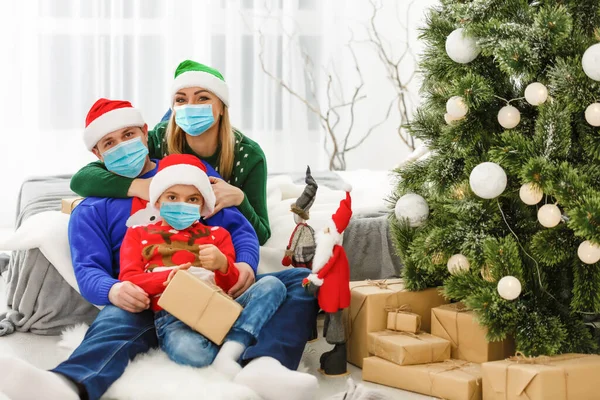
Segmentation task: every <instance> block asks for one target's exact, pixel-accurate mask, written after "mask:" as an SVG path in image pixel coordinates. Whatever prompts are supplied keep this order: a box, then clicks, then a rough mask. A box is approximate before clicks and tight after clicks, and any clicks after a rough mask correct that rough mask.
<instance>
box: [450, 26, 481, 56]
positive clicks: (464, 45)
mask: <svg viewBox="0 0 600 400" xmlns="http://www.w3.org/2000/svg"><path fill="white" fill-rule="evenodd" d="M446 53H448V57H450V58H451V59H452V61H454V62H457V63H459V64H468V63H470V62H471V61H473V60H474V59H476V58H477V56H478V55H479V53H481V49H480V48H479V46H477V42H476V41H475V39H473V38H472V37H469V36H466V35H465V30H464V29H463V28H458V29H455V30H454V31H452V33H450V35H448V37H447V38H446Z"/></svg>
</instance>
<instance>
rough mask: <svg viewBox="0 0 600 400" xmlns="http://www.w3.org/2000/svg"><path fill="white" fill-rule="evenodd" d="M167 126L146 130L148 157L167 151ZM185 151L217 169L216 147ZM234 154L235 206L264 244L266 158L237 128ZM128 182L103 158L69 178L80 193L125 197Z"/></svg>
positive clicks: (266, 226)
mask: <svg viewBox="0 0 600 400" xmlns="http://www.w3.org/2000/svg"><path fill="white" fill-rule="evenodd" d="M166 130H167V122H161V123H160V124H158V125H157V126H156V127H155V128H154V129H153V130H151V131H150V132H148V150H149V152H150V158H154V159H161V158H163V157H165V156H166V155H167V142H166ZM184 151H185V152H186V153H187V154H193V155H195V156H196V157H198V158H200V159H201V160H204V161H206V162H207V163H208V164H210V165H211V166H212V167H213V168H214V169H215V170H216V171H217V172H219V167H218V166H219V154H220V150H219V149H217V151H216V152H215V154H213V155H212V156H210V157H200V156H198V154H196V153H195V152H194V151H193V150H192V149H191V148H190V147H189V146H188V145H187V143H186V147H185V149H184ZM234 155H235V159H234V162H233V165H234V168H233V173H232V175H231V179H230V180H229V181H228V183H230V184H231V185H234V186H236V187H238V188H240V189H241V190H242V191H243V192H244V200H243V201H242V204H240V205H239V206H238V209H239V210H240V211H241V212H242V214H244V216H245V217H246V218H247V219H248V221H250V224H252V226H253V227H254V230H255V231H256V234H257V236H258V241H259V242H260V244H261V245H263V244H264V243H265V242H266V241H267V239H269V237H270V236H271V228H270V227H269V217H268V215H267V160H266V158H265V155H264V153H263V151H262V149H261V148H260V146H259V145H258V143H256V142H254V141H253V140H251V139H249V138H248V137H246V136H244V135H243V134H242V133H241V132H238V131H235V148H234ZM131 182H133V179H130V178H125V177H123V176H119V175H116V174H113V173H112V172H109V171H108V170H107V169H106V167H105V166H104V163H103V162H101V161H95V162H92V163H89V164H88V165H86V166H85V167H83V168H82V169H80V170H79V172H77V173H76V174H75V175H74V176H73V178H71V190H72V191H74V192H75V193H77V194H78V195H80V196H83V197H90V196H96V197H113V198H126V197H127V192H128V191H129V187H130V186H131Z"/></svg>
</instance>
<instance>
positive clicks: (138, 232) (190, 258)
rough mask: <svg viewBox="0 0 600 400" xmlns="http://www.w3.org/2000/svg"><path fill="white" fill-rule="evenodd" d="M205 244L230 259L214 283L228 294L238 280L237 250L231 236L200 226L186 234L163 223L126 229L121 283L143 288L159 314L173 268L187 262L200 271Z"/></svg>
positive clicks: (220, 229) (218, 273) (214, 228)
mask: <svg viewBox="0 0 600 400" xmlns="http://www.w3.org/2000/svg"><path fill="white" fill-rule="evenodd" d="M202 244H212V245H215V246H216V247H217V248H218V249H219V250H221V252H222V253H223V254H224V255H225V257H227V263H228V266H227V273H225V274H223V273H221V272H219V271H215V282H216V284H217V285H218V286H219V287H220V288H221V289H223V290H224V291H228V290H229V289H230V288H231V287H232V286H233V285H234V284H235V283H236V282H237V280H238V277H239V271H238V269H237V268H236V266H235V265H234V264H233V263H234V261H235V250H234V248H233V243H232V242H231V237H230V235H229V232H227V230H225V229H223V228H220V227H218V226H206V225H204V224H201V223H200V222H196V223H194V224H193V225H192V226H190V227H189V228H186V229H183V230H176V229H173V228H172V227H170V226H163V224H162V221H161V222H158V223H156V224H152V225H147V226H136V227H133V228H129V229H127V233H126V234H125V238H124V239H123V244H122V245H121V256H120V257H121V272H120V274H119V279H120V280H122V281H129V282H132V283H135V284H136V285H138V286H139V287H140V288H142V289H143V290H144V291H145V292H146V293H148V295H149V296H150V298H151V301H152V309H153V310H154V311H159V310H161V308H160V307H159V306H158V298H159V297H160V295H161V294H162V292H164V290H165V286H164V282H165V281H166V280H167V277H168V276H169V273H170V272H171V270H172V269H173V267H175V266H177V265H181V264H185V263H188V262H189V263H191V264H192V266H193V267H201V263H200V261H199V260H198V251H199V249H198V245H202Z"/></svg>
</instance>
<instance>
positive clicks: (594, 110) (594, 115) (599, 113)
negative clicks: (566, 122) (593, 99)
mask: <svg viewBox="0 0 600 400" xmlns="http://www.w3.org/2000/svg"><path fill="white" fill-rule="evenodd" d="M585 120H586V121H587V123H588V124H590V125H591V126H600V103H592V104H590V105H589V106H588V108H586V109H585Z"/></svg>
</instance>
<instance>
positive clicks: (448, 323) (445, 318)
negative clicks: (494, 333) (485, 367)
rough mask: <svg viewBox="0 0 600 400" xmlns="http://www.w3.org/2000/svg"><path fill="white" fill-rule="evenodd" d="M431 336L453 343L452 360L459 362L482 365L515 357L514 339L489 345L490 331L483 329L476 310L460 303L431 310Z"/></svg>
mask: <svg viewBox="0 0 600 400" xmlns="http://www.w3.org/2000/svg"><path fill="white" fill-rule="evenodd" d="M431 334H432V335H434V336H438V337H441V338H443V339H446V340H448V341H450V343H451V344H452V358H456V359H460V360H465V361H470V362H475V363H483V362H487V361H496V360H502V359H504V358H506V357H510V356H512V355H513V354H515V345H514V341H513V340H512V339H506V340H503V341H500V342H488V341H487V339H486V335H487V329H486V328H484V327H482V326H480V325H479V323H477V321H476V320H475V315H474V313H473V311H469V310H468V309H467V308H466V307H465V306H464V305H463V304H461V303H453V304H446V305H443V306H440V307H436V308H433V309H432V310H431Z"/></svg>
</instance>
